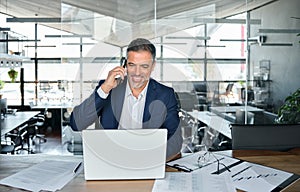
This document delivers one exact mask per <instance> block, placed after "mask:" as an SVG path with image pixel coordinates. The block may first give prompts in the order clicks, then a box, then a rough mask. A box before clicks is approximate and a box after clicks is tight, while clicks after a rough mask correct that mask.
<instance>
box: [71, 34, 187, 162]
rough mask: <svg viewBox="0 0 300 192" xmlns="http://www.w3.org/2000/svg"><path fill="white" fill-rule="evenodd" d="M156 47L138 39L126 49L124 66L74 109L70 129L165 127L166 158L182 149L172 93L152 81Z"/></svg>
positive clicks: (118, 68)
mask: <svg viewBox="0 0 300 192" xmlns="http://www.w3.org/2000/svg"><path fill="white" fill-rule="evenodd" d="M155 58H156V49H155V46H154V45H153V44H152V43H151V42H150V41H148V40H146V39H143V38H138V39H135V40H133V41H132V42H131V43H130V44H129V45H128V48H127V59H126V60H125V64H124V66H118V67H115V68H113V69H112V70H111V71H109V73H108V76H107V78H106V79H105V80H101V81H100V82H99V84H98V86H97V87H96V89H95V90H94V92H93V93H92V94H91V95H90V96H89V97H88V98H87V99H86V100H84V101H83V102H82V103H81V104H80V105H78V106H76V107H75V108H74V109H73V112H72V114H71V118H70V123H71V127H72V129H73V130H83V129H85V128H87V127H88V126H90V125H91V124H93V123H94V122H96V124H97V123H99V124H100V128H103V129H141V128H163V129H164V128H165V129H167V130H168V143H167V158H170V157H172V156H173V155H176V154H177V153H179V152H180V150H181V147H182V136H181V129H180V127H179V117H178V103H177V100H176V97H175V93H174V90H173V89H172V88H170V87H167V86H165V85H162V84H160V83H158V82H157V81H156V80H154V79H152V78H151V77H150V76H151V73H152V71H153V70H154V67H155V64H156V60H155Z"/></svg>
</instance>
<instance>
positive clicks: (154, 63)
mask: <svg viewBox="0 0 300 192" xmlns="http://www.w3.org/2000/svg"><path fill="white" fill-rule="evenodd" d="M155 65H156V60H155V61H154V62H153V63H152V66H151V67H152V69H151V71H153V70H154V68H155Z"/></svg>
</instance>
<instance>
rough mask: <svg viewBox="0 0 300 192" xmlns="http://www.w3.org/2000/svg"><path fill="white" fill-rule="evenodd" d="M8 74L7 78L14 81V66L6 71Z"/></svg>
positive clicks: (15, 74)
mask: <svg viewBox="0 0 300 192" xmlns="http://www.w3.org/2000/svg"><path fill="white" fill-rule="evenodd" d="M8 76H9V78H10V79H11V82H15V80H16V79H17V77H18V71H16V70H15V69H14V68H11V69H10V70H9V71H8Z"/></svg>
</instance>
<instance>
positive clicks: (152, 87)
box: [143, 79, 157, 128]
mask: <svg viewBox="0 0 300 192" xmlns="http://www.w3.org/2000/svg"><path fill="white" fill-rule="evenodd" d="M156 95H157V90H156V84H155V81H154V80H153V79H150V80H149V85H148V90H147V95H146V102H145V108H144V115H143V128H145V127H149V125H148V124H149V120H150V118H151V115H150V114H151V113H150V110H149V106H150V104H151V103H152V102H153V101H154V100H155V99H156V98H157V96H156ZM147 122H148V123H147Z"/></svg>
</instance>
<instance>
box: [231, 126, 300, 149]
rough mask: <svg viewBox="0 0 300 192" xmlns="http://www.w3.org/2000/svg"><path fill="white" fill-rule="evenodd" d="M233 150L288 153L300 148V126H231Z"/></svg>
mask: <svg viewBox="0 0 300 192" xmlns="http://www.w3.org/2000/svg"><path fill="white" fill-rule="evenodd" d="M231 135H232V149H264V150H276V151H287V150H289V149H292V148H296V147H300V139H299V135H300V124H268V125H266V124H256V125H240V124H232V125H231Z"/></svg>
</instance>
